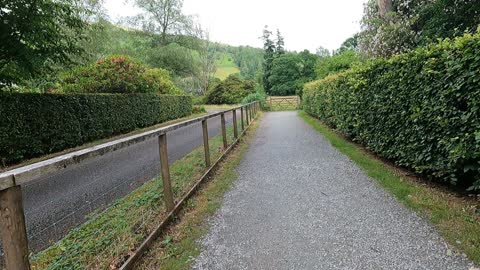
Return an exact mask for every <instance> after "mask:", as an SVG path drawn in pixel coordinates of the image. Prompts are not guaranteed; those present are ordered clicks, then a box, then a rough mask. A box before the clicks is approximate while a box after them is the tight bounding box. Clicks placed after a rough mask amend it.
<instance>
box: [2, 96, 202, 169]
mask: <svg viewBox="0 0 480 270" xmlns="http://www.w3.org/2000/svg"><path fill="white" fill-rule="evenodd" d="M191 113H192V99H191V97H189V96H166V95H164V96H161V95H156V94H121V95H120V94H71V95H62V94H33V93H29V94H21V93H1V94H0V115H1V116H2V121H1V122H0V160H1V161H2V162H3V163H4V164H12V163H15V162H19V161H22V160H24V159H28V158H33V157H37V156H40V155H44V154H49V153H54V152H57V151H61V150H64V149H67V148H71V147H75V146H78V145H82V144H84V143H86V142H90V141H93V140H96V139H101V138H106V137H109V136H112V135H116V134H121V133H126V132H129V131H132V130H134V129H137V128H143V127H148V126H151V125H155V124H158V123H162V122H165V121H168V120H172V119H176V118H180V117H185V116H187V115H190V114H191Z"/></svg>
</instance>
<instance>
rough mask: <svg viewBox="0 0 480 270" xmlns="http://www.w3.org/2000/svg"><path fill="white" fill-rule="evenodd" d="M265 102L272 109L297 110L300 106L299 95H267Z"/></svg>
mask: <svg viewBox="0 0 480 270" xmlns="http://www.w3.org/2000/svg"><path fill="white" fill-rule="evenodd" d="M267 102H268V104H269V105H270V108H272V110H273V111H288V110H298V109H299V108H300V97H299V96H285V97H282V96H277V97H268V98H267Z"/></svg>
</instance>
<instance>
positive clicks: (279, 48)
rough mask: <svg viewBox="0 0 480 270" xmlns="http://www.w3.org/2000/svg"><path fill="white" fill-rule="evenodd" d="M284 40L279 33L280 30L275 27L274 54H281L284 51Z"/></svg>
mask: <svg viewBox="0 0 480 270" xmlns="http://www.w3.org/2000/svg"><path fill="white" fill-rule="evenodd" d="M284 47H285V40H284V38H283V37H282V34H280V30H278V29H277V42H276V44H275V53H276V55H277V56H278V55H282V54H284V53H285V48H284Z"/></svg>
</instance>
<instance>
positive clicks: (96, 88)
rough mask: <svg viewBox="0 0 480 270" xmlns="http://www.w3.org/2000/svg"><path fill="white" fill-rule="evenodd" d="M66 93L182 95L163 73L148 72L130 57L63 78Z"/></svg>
mask: <svg viewBox="0 0 480 270" xmlns="http://www.w3.org/2000/svg"><path fill="white" fill-rule="evenodd" d="M61 90H62V91H63V92H65V93H158V94H179V93H180V92H181V91H180V90H179V89H178V88H177V87H176V86H175V85H174V84H173V82H172V81H171V79H170V74H169V72H168V71H166V70H164V69H159V68H155V69H149V68H147V67H145V66H144V65H142V64H140V63H138V62H136V61H134V60H132V59H131V58H129V57H127V56H109V57H106V58H104V59H101V60H98V61H97V62H95V63H93V64H91V65H88V66H82V67H78V68H76V69H74V70H72V71H71V72H68V73H66V74H64V75H63V78H62V79H61Z"/></svg>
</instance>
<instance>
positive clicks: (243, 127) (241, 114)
mask: <svg viewBox="0 0 480 270" xmlns="http://www.w3.org/2000/svg"><path fill="white" fill-rule="evenodd" d="M240 122H241V124H242V131H244V130H245V125H244V124H243V107H240Z"/></svg>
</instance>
